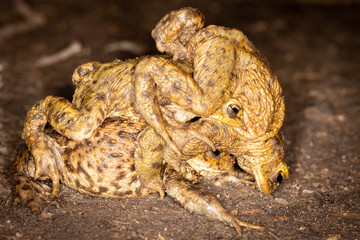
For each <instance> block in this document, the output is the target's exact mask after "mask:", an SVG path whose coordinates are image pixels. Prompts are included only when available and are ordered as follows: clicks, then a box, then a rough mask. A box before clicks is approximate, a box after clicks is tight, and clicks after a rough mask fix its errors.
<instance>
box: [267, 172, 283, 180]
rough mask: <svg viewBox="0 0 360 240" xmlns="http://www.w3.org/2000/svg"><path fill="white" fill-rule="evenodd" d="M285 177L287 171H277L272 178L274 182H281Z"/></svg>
mask: <svg viewBox="0 0 360 240" xmlns="http://www.w3.org/2000/svg"><path fill="white" fill-rule="evenodd" d="M284 179H285V173H284V172H283V171H279V172H277V173H276V174H275V175H274V176H272V178H271V179H270V180H271V182H273V183H276V182H278V183H281V182H282V181H283V180H284Z"/></svg>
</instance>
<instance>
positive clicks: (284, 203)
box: [275, 198, 289, 205]
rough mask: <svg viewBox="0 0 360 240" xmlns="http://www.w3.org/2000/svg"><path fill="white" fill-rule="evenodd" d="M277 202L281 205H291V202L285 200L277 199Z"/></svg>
mask: <svg viewBox="0 0 360 240" xmlns="http://www.w3.org/2000/svg"><path fill="white" fill-rule="evenodd" d="M275 202H277V203H280V204H281V205H289V202H288V201H286V200H285V199H283V198H275Z"/></svg>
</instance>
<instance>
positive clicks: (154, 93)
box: [23, 8, 284, 196]
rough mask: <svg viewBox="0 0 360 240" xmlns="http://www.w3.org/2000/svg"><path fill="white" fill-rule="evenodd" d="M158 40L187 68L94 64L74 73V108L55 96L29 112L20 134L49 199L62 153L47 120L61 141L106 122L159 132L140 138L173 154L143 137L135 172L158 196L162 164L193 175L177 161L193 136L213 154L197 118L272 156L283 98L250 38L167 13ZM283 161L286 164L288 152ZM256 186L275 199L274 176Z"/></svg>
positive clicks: (149, 61) (148, 60)
mask: <svg viewBox="0 0 360 240" xmlns="http://www.w3.org/2000/svg"><path fill="white" fill-rule="evenodd" d="M152 35H153V37H154V39H155V41H156V44H157V47H158V49H159V50H160V51H166V52H168V53H170V54H172V55H173V58H174V59H175V60H177V59H185V60H187V61H190V65H189V64H181V63H180V62H179V61H177V62H174V61H171V60H170V59H168V58H166V57H164V56H157V57H156V56H155V57H154V56H149V57H144V58H141V59H133V60H128V61H115V62H113V63H108V64H100V63H96V62H95V63H88V64H85V65H83V66H80V67H79V68H78V69H77V70H76V71H75V73H74V75H73V83H74V84H75V85H76V91H75V94H74V98H73V101H72V103H70V102H69V101H67V100H65V99H64V98H60V97H53V96H49V97H47V98H45V99H43V100H41V101H40V102H39V103H38V104H36V105H34V107H33V108H32V109H31V110H30V111H29V113H28V114H27V118H26V121H25V126H24V133H23V137H24V139H25V141H26V143H27V145H28V147H29V150H30V152H31V153H32V155H33V156H34V158H35V163H36V165H35V166H36V171H35V179H37V178H39V177H40V176H41V175H42V174H48V175H49V176H50V178H51V179H52V181H53V196H54V195H55V194H56V192H57V191H58V186H59V184H58V182H59V174H58V169H57V166H56V165H57V162H59V161H62V159H61V158H62V156H61V148H60V147H59V146H58V144H57V143H56V142H55V141H53V139H51V138H50V137H49V136H47V135H46V134H44V132H43V129H44V127H45V125H46V123H47V122H49V123H50V124H51V126H52V127H53V128H54V129H55V130H56V131H57V132H59V133H61V134H62V135H64V136H66V137H68V138H71V139H74V140H78V141H81V140H83V139H86V138H89V137H91V136H93V134H94V132H95V131H96V130H97V128H98V127H99V126H100V125H101V124H102V123H103V121H104V119H105V118H108V117H129V118H131V119H132V120H133V121H140V120H139V119H144V120H145V121H146V123H147V124H149V125H150V126H151V127H152V128H153V129H155V131H148V132H147V133H146V134H144V135H145V136H146V135H154V136H150V138H151V137H152V138H158V134H159V135H160V136H161V138H162V139H163V140H164V141H165V143H166V144H167V145H169V146H170V147H171V149H172V150H173V151H174V152H176V153H177V156H174V157H173V158H164V157H163V149H162V148H158V149H152V150H151V149H150V146H148V144H147V143H146V142H145V143H142V142H141V138H139V142H138V145H137V146H138V147H137V148H136V149H137V151H135V152H136V153H138V154H135V163H136V168H137V172H138V173H139V174H140V177H141V179H142V181H143V183H144V184H145V185H146V186H148V187H150V188H152V189H155V190H157V191H159V192H160V194H162V195H163V189H162V188H163V187H162V181H161V179H160V177H159V175H158V173H159V171H160V166H161V165H162V161H163V159H165V161H168V163H170V164H171V165H172V167H173V168H175V170H176V171H178V172H181V173H182V172H184V171H185V170H186V169H187V168H182V163H181V162H179V161H181V159H184V158H186V156H183V155H184V153H185V152H184V149H183V147H184V145H185V143H186V142H188V141H189V140H190V139H194V138H197V139H200V140H201V141H203V142H205V143H206V144H207V145H208V146H210V147H211V148H212V150H215V146H214V144H213V143H212V142H211V141H210V140H209V138H208V136H207V135H204V134H202V133H200V132H199V131H198V129H196V128H193V129H191V128H189V127H188V122H189V121H191V120H192V119H195V118H207V117H209V116H212V115H213V116H214V117H215V116H216V117H217V119H218V120H219V121H220V122H222V123H223V124H224V125H225V126H227V127H229V128H232V129H234V131H236V132H237V134H238V137H237V139H238V140H239V141H237V142H244V146H247V147H248V148H249V152H259V153H261V152H266V151H268V150H267V149H269V148H268V146H267V144H269V142H270V143H272V142H271V141H270V139H272V138H273V137H274V136H275V135H276V134H277V133H278V131H279V129H280V127H281V125H282V122H283V118H284V99H283V96H282V90H281V88H280V86H279V83H278V81H277V79H276V76H275V75H274V74H273V73H272V71H271V69H270V68H269V67H268V65H267V63H266V61H265V60H264V58H263V57H262V56H261V55H260V54H259V53H258V52H257V50H256V49H255V47H254V46H253V45H252V43H251V42H250V41H249V40H248V39H247V38H246V37H245V35H244V34H243V33H242V32H240V31H238V30H236V29H229V28H224V27H219V26H208V27H206V28H203V17H202V15H201V13H200V12H199V11H197V10H196V9H192V8H185V9H180V10H177V11H173V12H171V13H169V14H168V15H166V16H165V17H164V18H163V19H162V20H160V22H159V23H158V25H157V27H156V28H155V29H154V30H153V33H152ZM240 140H241V141H240ZM159 141H161V140H159ZM154 150H155V151H154ZM264 156H266V157H264ZM277 157H278V158H279V159H280V161H281V159H282V155H278V156H277ZM242 159H244V161H245V162H249V163H254V162H260V163H261V162H262V161H265V162H267V161H269V159H273V157H270V155H269V154H264V155H261V156H252V154H251V153H249V154H247V155H246V154H245V155H244V156H243V157H242ZM274 161H275V162H276V161H278V159H276V160H274ZM44 166H46V168H45V167H44ZM152 166H158V169H156V168H154V167H152ZM183 169H185V170H183ZM190 175H191V174H190ZM190 175H189V176H188V178H190V179H191V176H190ZM256 180H257V182H258V186H259V189H260V190H262V191H263V192H265V193H270V192H271V190H272V189H271V187H270V185H269V184H268V183H267V182H268V180H269V179H260V178H259V177H258V178H257V179H256ZM265 183H266V184H265Z"/></svg>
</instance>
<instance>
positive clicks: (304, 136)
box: [0, 0, 360, 240]
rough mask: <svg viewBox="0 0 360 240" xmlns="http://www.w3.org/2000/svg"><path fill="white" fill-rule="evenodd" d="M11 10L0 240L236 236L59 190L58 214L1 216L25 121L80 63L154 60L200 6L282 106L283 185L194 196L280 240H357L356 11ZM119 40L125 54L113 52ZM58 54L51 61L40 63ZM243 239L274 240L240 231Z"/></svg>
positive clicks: (210, 6) (39, 5) (321, 7)
mask: <svg viewBox="0 0 360 240" xmlns="http://www.w3.org/2000/svg"><path fill="white" fill-rule="evenodd" d="M15 2H16V1H13V2H12V1H1V2H0V239H95V238H96V239H97V238H101V239H190V238H191V239H235V238H238V237H239V236H237V235H236V232H235V231H234V229H232V228H231V227H229V226H226V225H224V224H222V223H220V222H214V221H209V220H208V219H206V218H205V217H202V216H198V215H195V214H193V213H190V212H188V211H187V210H185V209H183V208H182V207H181V206H180V205H179V204H178V203H176V202H175V201H174V200H173V199H171V198H170V197H165V199H164V200H162V201H160V200H158V199H157V196H156V195H154V196H150V197H147V198H141V199H104V198H95V197H91V196H87V195H83V194H79V193H77V192H75V191H73V190H70V189H69V188H67V187H64V186H63V187H62V190H61V194H60V200H61V201H60V203H61V207H60V208H56V207H55V206H51V205H50V206H48V207H47V208H46V209H45V212H44V214H43V215H42V217H40V218H38V217H36V216H34V215H32V214H31V213H30V211H29V210H28V209H27V208H25V207H17V208H13V207H12V205H11V201H12V195H11V190H12V186H11V184H10V182H9V178H8V167H9V165H10V163H11V161H13V159H14V157H15V155H16V153H17V151H18V150H19V149H21V148H22V147H23V144H24V143H23V140H22V139H21V131H22V125H23V120H24V116H25V114H26V111H27V110H28V109H29V108H30V107H31V106H32V105H33V104H34V103H35V102H36V101H38V100H39V99H41V98H43V97H45V96H47V95H59V96H65V97H68V98H71V95H72V92H73V89H72V87H71V75H72V71H73V70H74V69H75V67H76V66H78V65H80V64H82V63H85V62H87V61H92V60H97V61H104V62H106V61H112V60H113V59H115V58H120V59H123V58H129V57H135V56H139V55H143V54H151V53H155V52H156V49H155V46H154V43H153V41H152V39H151V37H150V31H151V29H152V28H153V27H154V25H155V24H156V22H157V21H158V20H159V19H160V18H161V16H162V15H163V14H165V13H166V12H168V11H170V10H173V9H177V8H180V7H183V6H193V7H198V8H199V9H200V10H201V11H202V12H203V13H204V15H205V16H206V23H207V24H217V25H223V26H229V27H235V28H238V29H241V30H242V31H244V32H245V34H247V35H248V37H249V38H250V39H251V40H252V41H253V42H254V43H255V45H256V46H257V47H258V49H259V50H260V51H261V52H262V53H263V54H264V55H265V56H266V57H267V58H268V60H269V62H270V63H271V65H272V66H273V68H274V69H275V72H276V73H277V75H278V77H279V80H280V82H281V84H282V87H283V90H284V93H285V97H286V121H285V124H284V127H283V133H284V136H285V144H286V157H285V160H286V162H287V164H288V165H289V167H290V170H291V175H290V178H289V179H288V180H287V181H286V182H284V183H283V184H282V185H281V186H280V187H279V188H278V189H277V190H276V191H275V192H274V193H273V194H272V195H271V196H269V197H264V196H263V195H262V194H261V193H260V192H258V191H257V190H255V189H253V188H252V187H249V186H245V185H244V186H239V185H235V184H228V185H226V186H223V187H221V188H219V187H215V186H213V185H212V184H209V183H204V184H203V187H204V188H206V189H208V190H209V191H210V192H212V193H213V194H214V195H215V196H217V197H218V198H219V199H220V201H221V202H222V203H223V204H224V205H225V206H226V208H227V209H229V210H236V211H237V216H238V217H239V218H240V219H242V220H244V221H247V222H251V223H256V224H261V225H264V226H267V227H268V228H269V229H270V230H271V232H272V233H274V234H275V235H276V236H277V237H278V238H280V239H329V240H330V239H331V240H334V239H359V238H360V237H359V236H360V214H359V211H360V151H359V149H360V148H359V147H360V140H359V138H360V124H359V123H360V88H359V87H360V73H359V62H360V48H359V46H360V32H359V22H360V14H359V12H360V4H359V1H325V0H320V1H316V0H308V1H307V0H298V1H293V2H292V3H289V2H290V1H283V2H280V1H272V4H269V2H270V1H263V2H261V1H256V2H254V1H235V0H225V1H221V3H220V1H219V2H216V1H201V0H196V1H185V0H176V1H166V0H156V1H145V0H144V1H136V0H134V1H115V0H113V1H111V0H107V1H101V3H100V1H94V0H93V1H85V0H83V1H60V0H57V1H40V0H38V1H35V0H34V1H26V2H25V3H27V4H28V5H29V7H30V8H29V9H30V10H31V11H28V10H29V9H27V8H26V7H25V8H24V7H22V5H21V4H19V3H21V2H18V4H17V5H16V4H13V3H15ZM241 2H242V3H241ZM16 6H17V7H16ZM14 30H15V31H14ZM125 40H126V41H130V43H132V44H133V45H130V47H129V45H126V44H125V45H124V42H122V45H120V47H119V46H116V45H111V44H112V43H115V42H119V41H125ZM74 44H75V45H74ZM69 46H72V48H70V49H69V48H68V47H69ZM116 47H117V48H116ZM64 49H65V50H66V49H67V52H66V51H65V54H64V53H63V54H64V55H65V56H62V55H60V59H59V55H56V56H57V58H55V59H51V58H50V59H49V58H44V56H52V55H53V54H55V53H59V52H61V50H64ZM61 57H64V59H62V61H60V60H61ZM44 59H45V60H44ZM243 238H244V239H272V238H274V237H272V236H270V235H269V234H268V233H267V232H264V231H257V230H251V229H244V234H243Z"/></svg>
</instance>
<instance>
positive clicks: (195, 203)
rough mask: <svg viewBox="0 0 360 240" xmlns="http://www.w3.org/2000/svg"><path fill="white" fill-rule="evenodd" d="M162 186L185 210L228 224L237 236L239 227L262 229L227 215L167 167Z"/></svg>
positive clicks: (209, 198) (208, 197) (208, 195)
mask: <svg viewBox="0 0 360 240" xmlns="http://www.w3.org/2000/svg"><path fill="white" fill-rule="evenodd" d="M164 185H165V189H166V193H167V194H168V195H169V196H171V197H173V198H174V199H176V200H177V201H178V202H180V203H181V204H182V205H183V206H184V207H185V208H186V209H188V210H190V211H193V212H196V213H199V214H202V215H205V216H207V217H209V218H211V219H214V220H220V221H222V222H225V223H228V224H230V225H231V226H233V227H234V228H235V230H236V232H237V233H238V234H239V235H241V226H243V227H248V228H254V229H263V227H262V226H258V225H253V224H249V223H246V222H242V221H240V220H238V219H237V218H236V217H234V216H233V215H231V214H229V213H228V212H227V211H226V210H225V209H224V207H223V206H222V205H221V204H220V202H219V201H218V200H216V199H215V197H213V196H212V195H211V194H210V193H208V192H206V191H205V190H203V189H201V188H197V187H195V186H194V185H193V184H191V183H190V182H188V181H185V180H184V179H183V178H182V177H181V176H180V175H179V174H178V173H177V172H176V171H175V170H173V169H171V168H170V167H169V165H167V166H166V168H165V173H164Z"/></svg>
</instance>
